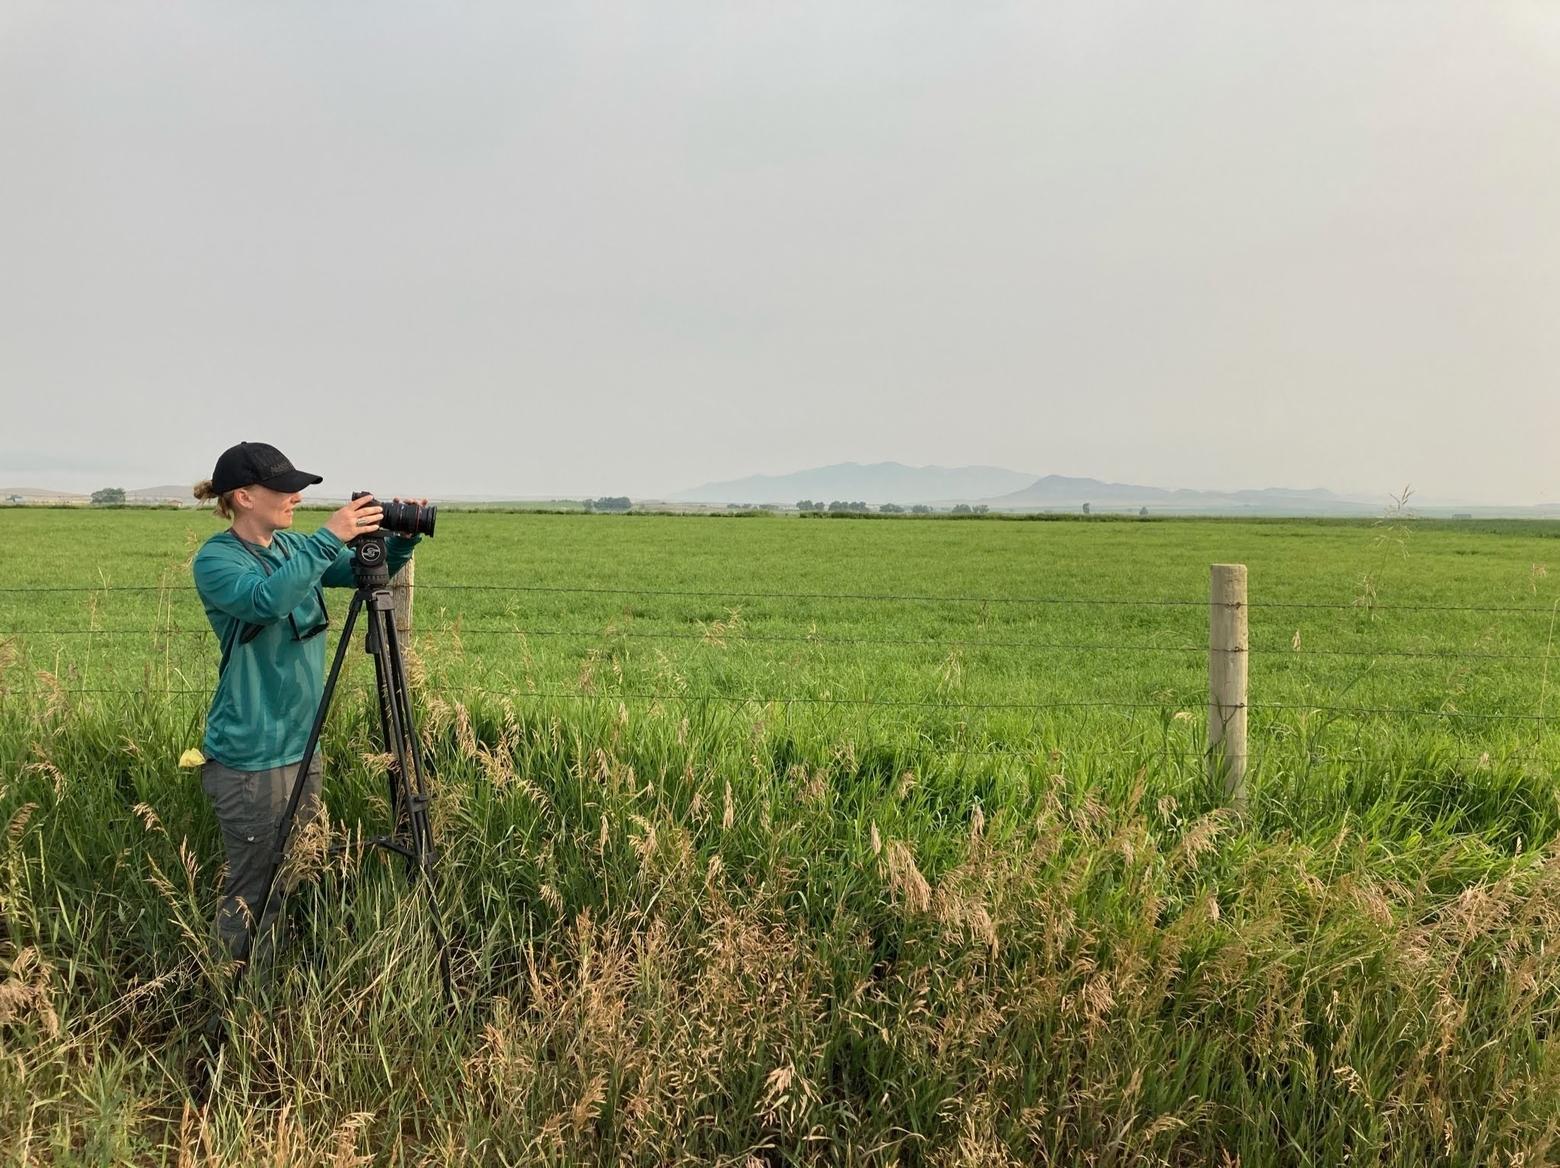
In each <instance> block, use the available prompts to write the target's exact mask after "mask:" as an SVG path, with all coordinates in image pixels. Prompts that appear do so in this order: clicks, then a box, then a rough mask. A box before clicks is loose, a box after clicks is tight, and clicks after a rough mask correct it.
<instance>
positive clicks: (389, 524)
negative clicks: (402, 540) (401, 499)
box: [379, 502, 439, 535]
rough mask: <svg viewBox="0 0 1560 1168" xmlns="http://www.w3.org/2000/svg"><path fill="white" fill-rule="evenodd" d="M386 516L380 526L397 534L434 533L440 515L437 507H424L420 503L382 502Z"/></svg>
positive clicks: (381, 505)
mask: <svg viewBox="0 0 1560 1168" xmlns="http://www.w3.org/2000/svg"><path fill="white" fill-rule="evenodd" d="M379 506H380V507H381V508H382V509H383V510H384V513H385V516H384V518H383V519H381V520H380V521H379V526H380V527H382V528H383V529H384V530H386V531H393V532H395V533H396V534H397V535H432V534H433V525H434V522H435V520H437V518H438V515H439V509H438V508H437V507H424V506H422V505H421V504H418V503H395V502H391V503H383V502H382V503H380V504H379Z"/></svg>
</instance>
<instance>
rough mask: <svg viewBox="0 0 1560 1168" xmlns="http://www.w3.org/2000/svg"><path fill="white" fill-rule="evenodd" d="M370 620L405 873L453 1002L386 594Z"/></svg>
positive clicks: (418, 768)
mask: <svg viewBox="0 0 1560 1168" xmlns="http://www.w3.org/2000/svg"><path fill="white" fill-rule="evenodd" d="M369 616H370V619H371V620H372V621H373V632H372V635H371V640H372V641H373V642H374V643H375V644H376V649H375V650H374V651H375V652H377V653H379V654H381V655H382V656H383V659H384V660H383V663H382V665H381V667H380V671H379V673H380V676H381V678H382V679H383V683H382V685H381V686H380V691H379V693H380V705H381V708H382V714H383V717H384V720H385V723H386V724H387V725H388V726H389V728H390V733H391V734H392V735H393V737H392V738H391V740H390V743H391V745H390V753H391V754H393V755H394V756H395V759H396V768H395V774H394V778H395V780H396V781H397V783H398V786H399V791H398V793H397V799H396V800H395V802H396V803H397V804H398V806H399V807H400V808H402V809H404V811H405V815H406V827H407V828H408V829H409V834H410V835H411V846H410V848H408V849H407V857H408V873H407V874H408V876H409V877H411V878H414V879H415V878H416V876H418V875H421V876H422V883H423V889H424V891H425V893H426V894H427V897H428V908H429V922H430V924H431V925H432V927H433V932H434V940H435V943H436V944H437V946H438V949H439V975H440V980H441V981H442V983H443V986H444V993H445V996H446V997H447V998H450V999H452V1000H453V996H454V993H453V988H452V986H451V981H450V955H449V943H448V940H447V938H446V937H445V934H444V913H443V910H442V908H441V907H440V905H439V897H438V891H437V889H436V888H435V886H434V875H433V863H434V858H435V852H434V847H433V827H432V824H431V823H430V822H429V819H428V800H429V793H428V788H427V785H426V782H425V780H424V775H423V761H422V744H421V742H420V740H419V739H418V736H417V727H416V723H415V721H414V718H413V713H412V700H411V690H410V687H409V686H408V685H407V683H406V666H405V662H404V661H403V660H402V658H401V646H400V640H399V638H398V635H397V633H396V628H395V613H394V603H393V601H392V600H391V597H390V593H389V591H388V590H385V591H383V592H380V593H376V594H375V597H374V603H373V604H372V605H371V607H370V611H369ZM396 826H397V828H398V829H399V828H400V826H401V824H400V823H399V822H398V823H397V825H396Z"/></svg>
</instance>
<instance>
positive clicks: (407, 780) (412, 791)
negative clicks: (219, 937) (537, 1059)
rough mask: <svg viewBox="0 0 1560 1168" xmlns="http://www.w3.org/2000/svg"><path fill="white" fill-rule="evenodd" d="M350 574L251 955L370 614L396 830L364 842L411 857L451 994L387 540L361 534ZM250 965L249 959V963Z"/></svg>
mask: <svg viewBox="0 0 1560 1168" xmlns="http://www.w3.org/2000/svg"><path fill="white" fill-rule="evenodd" d="M351 546H352V575H353V579H354V580H355V581H356V583H357V591H356V592H354V593H353V595H352V606H351V608H350V609H348V611H347V623H346V624H345V625H344V626H343V627H342V630H341V640H340V642H339V643H338V644H337V645H336V656H335V659H334V660H333V661H332V662H331V666H330V673H329V675H328V676H327V677H326V679H325V692H324V694H323V696H322V697H321V699H320V708H319V712H318V713H317V714H315V717H314V725H313V727H312V728H310V730H309V740H308V744H307V745H306V746H305V747H304V748H303V759H302V760H301V761H300V762H299V763H298V772H297V776H296V778H294V780H293V788H292V793H291V795H290V796H289V797H288V800H287V810H286V811H284V812H283V813H282V821H281V823H280V824H279V825H278V826H277V829H276V843H275V846H274V847H273V848H272V854H271V875H270V877H269V878H268V879H267V880H266V886H265V896H264V897H263V898H262V900H261V903H260V907H259V911H258V912H256V913H255V914H254V919H253V920H252V921H251V922H250V926H249V929H250V949H251V953H250V959H251V960H253V959H254V952H253V950H254V948H255V946H256V944H257V943H258V942H259V937H258V936H257V933H258V930H259V927H260V922H261V921H263V920H265V916H266V913H267V912H269V911H270V907H271V900H272V898H273V897H275V896H276V895H277V883H278V879H279V877H280V874H281V868H282V863H283V859H284V857H285V856H286V854H287V842H288V840H289V839H290V838H291V836H292V829H293V821H294V820H295V819H296V818H297V815H298V805H299V804H300V803H301V802H302V800H303V791H304V786H305V784H306V783H307V781H308V774H309V764H310V763H311V762H313V761H314V752H315V751H316V750H317V749H318V747H319V742H320V732H321V731H322V730H323V729H324V727H325V716H326V714H327V713H329V712H330V703H331V698H332V697H333V696H334V695H335V691H336V681H337V678H338V677H340V675H341V665H342V662H343V661H345V660H346V656H347V646H348V644H349V643H350V642H351V640H352V629H353V627H354V626H355V625H356V624H357V619H358V615H359V613H363V612H366V613H367V614H368V636H367V645H366V647H367V650H368V654H369V656H371V657H372V658H373V659H374V676H375V679H376V682H377V685H376V688H377V691H378V694H379V725H380V730H381V732H382V734H383V738H384V744H385V750H386V752H387V753H388V754H389V755H390V766H389V786H390V814H391V831H390V834H389V835H384V836H377V837H375V838H373V839H367V840H363V841H361V842H362V843H363V844H365V845H368V846H370V847H381V848H385V849H386V850H388V851H392V852H396V853H398V854H399V855H401V856H404V857H405V858H406V875H407V879H408V881H415V880H416V879H417V878H418V877H419V876H421V877H422V884H423V888H424V890H425V891H426V892H427V895H428V907H429V910H430V916H431V921H432V925H433V933H434V940H435V942H436V943H437V945H438V947H439V977H440V980H441V981H442V982H443V985H444V995H445V997H446V998H453V995H452V992H451V988H450V954H449V945H448V943H447V941H446V939H445V935H444V925H443V921H442V914H441V913H440V910H439V898H438V893H437V891H436V890H435V888H434V881H433V864H434V860H435V859H436V858H437V853H436V852H435V850H434V846H433V829H432V827H431V826H430V824H429V822H428V803H429V800H430V799H431V796H430V795H429V793H428V787H427V784H426V782H425V781H424V777H423V776H424V768H423V758H422V744H421V742H420V741H419V739H418V737H417V727H416V725H415V723H414V722H413V720H412V700H411V692H410V690H409V689H408V687H407V684H406V666H405V663H404V662H403V661H402V660H401V643H400V640H399V639H398V635H397V633H396V628H395V601H394V599H393V598H392V596H391V593H390V573H389V570H388V565H387V563H386V560H385V541H384V537H383V536H381V535H378V534H375V535H365V536H359V537H358V538H357V539H355V540H353V541H352V545H351ZM245 964H246V965H247V964H248V963H247V962H246V963H245ZM244 969H245V965H241V966H239V968H238V972H237V973H236V974H235V975H234V980H233V987H234V990H235V991H236V990H237V988H238V986H239V985H240V984H241V983H242V981H243V976H244Z"/></svg>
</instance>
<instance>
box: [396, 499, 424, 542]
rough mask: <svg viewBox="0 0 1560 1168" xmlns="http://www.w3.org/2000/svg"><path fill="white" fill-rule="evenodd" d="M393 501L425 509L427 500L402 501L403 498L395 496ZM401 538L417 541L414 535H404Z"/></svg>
mask: <svg viewBox="0 0 1560 1168" xmlns="http://www.w3.org/2000/svg"><path fill="white" fill-rule="evenodd" d="M395 501H396V502H397V503H413V504H416V505H417V506H418V507H426V506H427V505H428V500H427V499H403V498H401V496H400V495H397V496H396V497H395ZM401 538H402V539H417V538H419V537H418V536H415V535H404V536H401Z"/></svg>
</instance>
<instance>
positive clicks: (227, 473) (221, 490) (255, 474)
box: [211, 442, 325, 495]
mask: <svg viewBox="0 0 1560 1168" xmlns="http://www.w3.org/2000/svg"><path fill="white" fill-rule="evenodd" d="M324 481H325V480H324V479H322V478H320V476H319V475H316V474H309V473H308V472H307V471H301V470H299V469H298V468H297V467H295V466H293V464H292V460H291V459H290V458H288V457H287V456H286V455H285V454H283V453H282V452H281V451H280V450H278V449H277V448H276V447H274V446H268V445H267V444H266V443H264V442H240V443H239V444H238V445H237V446H229V447H228V448H227V449H226V450H224V451H223V452H222V457H220V458H218V459H217V469H216V470H214V471H212V472H211V489H212V490H213V491H215V492H216V493H217V494H219V495H225V494H227V493H228V492H229V491H236V490H238V488H239V487H247V486H250V485H252V484H254V483H259V484H260V485H261V486H262V487H270V488H271V490H273V491H287V492H289V493H291V492H293V491H301V490H303V488H304V487H308V486H313V485H314V484H315V483H323V482H324Z"/></svg>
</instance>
